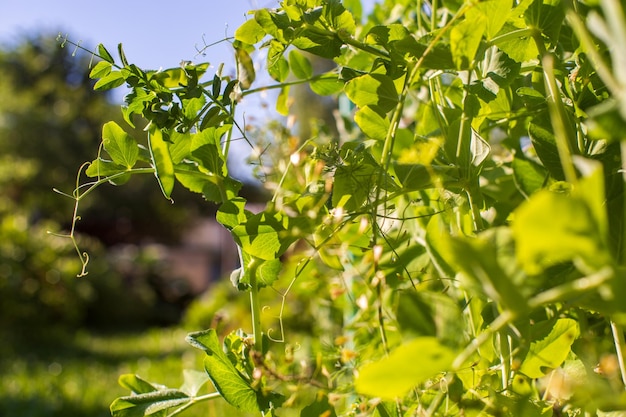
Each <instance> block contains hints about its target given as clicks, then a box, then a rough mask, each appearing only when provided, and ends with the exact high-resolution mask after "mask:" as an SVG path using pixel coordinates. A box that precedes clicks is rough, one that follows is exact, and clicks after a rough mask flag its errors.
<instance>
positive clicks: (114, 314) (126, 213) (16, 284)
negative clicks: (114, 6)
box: [0, 35, 206, 332]
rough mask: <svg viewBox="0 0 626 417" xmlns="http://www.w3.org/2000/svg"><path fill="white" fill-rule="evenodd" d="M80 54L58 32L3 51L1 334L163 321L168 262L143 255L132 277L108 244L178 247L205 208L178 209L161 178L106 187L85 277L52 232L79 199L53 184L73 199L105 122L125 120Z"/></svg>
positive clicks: (95, 212) (83, 211)
mask: <svg viewBox="0 0 626 417" xmlns="http://www.w3.org/2000/svg"><path fill="white" fill-rule="evenodd" d="M73 52H74V51H73V50H72V49H71V48H61V47H60V46H59V42H58V41H57V40H56V35H54V36H45V35H35V36H29V37H25V38H23V39H21V40H20V41H19V42H17V43H15V44H14V45H11V46H10V47H5V48H0V74H1V76H0V97H3V98H4V99H3V100H0V195H1V196H2V197H1V198H0V328H2V329H3V330H9V332H11V329H14V330H15V329H22V330H24V331H26V330H25V329H31V331H32V329H38V330H37V331H40V330H42V329H45V328H48V327H49V326H50V325H52V324H58V325H60V326H65V327H66V328H74V327H75V326H78V325H81V324H85V323H86V321H88V320H91V322H95V324H97V325H99V326H101V325H117V326H120V325H122V326H123V324H124V323H127V322H129V320H128V318H129V317H133V320H132V321H133V322H134V324H135V325H137V324H139V325H141V324H144V323H154V322H155V321H158V322H159V323H162V322H163V318H162V317H160V316H158V314H159V310H163V305H161V306H160V307H158V303H159V302H160V301H159V297H158V289H157V288H155V282H161V281H159V280H155V274H158V269H159V268H158V260H156V259H148V258H146V257H145V256H144V255H145V254H144V251H142V250H138V251H136V257H135V259H133V261H132V262H131V264H132V265H133V267H134V269H133V270H132V271H130V272H129V271H127V270H122V268H121V267H120V266H118V265H116V263H117V262H116V261H115V259H112V258H111V257H107V255H106V252H105V251H106V246H108V245H113V244H116V243H120V242H126V243H139V242H141V241H143V240H158V241H161V242H167V241H172V240H175V239H176V238H177V237H178V233H179V232H180V231H181V229H182V227H181V226H182V225H184V224H187V222H188V221H189V218H190V217H193V216H195V215H196V213H197V212H198V211H199V210H200V208H199V207H200V206H201V205H205V206H206V204H205V203H204V202H203V201H201V199H199V198H196V196H186V197H185V198H184V199H183V198H181V199H180V201H178V200H177V203H179V204H176V205H175V206H174V207H172V205H171V204H170V203H169V202H168V201H167V200H165V199H164V198H163V197H162V194H161V192H160V190H159V189H158V186H156V185H155V183H154V181H141V179H139V178H137V179H133V180H132V181H131V183H130V184H128V186H126V187H124V188H123V189H120V190H113V188H114V187H113V186H111V187H102V188H100V189H99V190H98V191H97V193H95V194H94V195H93V198H91V199H89V200H90V201H88V202H86V203H85V204H84V205H81V207H80V213H79V214H80V215H81V218H83V219H85V220H81V221H79V222H78V225H77V226H78V230H79V231H80V232H81V234H82V235H81V237H80V240H81V241H82V245H83V247H84V249H86V250H88V251H89V252H90V254H91V255H92V257H91V259H92V262H91V263H90V269H89V276H88V277H87V278H86V279H80V280H77V279H76V278H75V275H76V274H77V273H78V272H79V271H80V262H79V259H78V256H77V254H76V252H75V250H74V248H73V246H72V244H71V241H70V240H68V239H62V238H57V237H55V236H52V235H50V234H48V233H47V231H53V232H60V231H61V230H62V229H63V228H67V227H68V225H69V223H70V221H71V216H72V210H73V204H74V201H73V200H71V199H69V198H65V197H63V196H61V195H59V194H57V193H54V192H53V188H58V189H60V190H62V191H64V192H66V193H71V192H72V190H73V188H74V187H75V186H76V174H77V170H78V167H79V166H80V165H81V164H83V162H85V161H90V160H92V159H94V157H95V155H94V149H97V148H98V144H99V143H100V141H101V129H102V125H103V123H104V121H108V120H115V119H120V118H121V115H120V112H119V106H117V105H115V104H113V98H112V97H111V96H110V95H109V94H105V93H102V92H94V91H93V88H92V86H93V85H92V84H93V81H92V80H90V79H89V78H88V73H89V70H90V68H89V66H90V65H89V64H90V63H89V60H90V59H91V57H90V56H89V55H88V54H84V53H83V54H77V55H76V56H74V54H73ZM134 133H135V136H136V137H140V135H141V134H143V132H142V131H141V130H140V129H139V130H138V131H137V132H134ZM113 192H115V194H114V196H113ZM186 194H187V195H188V194H189V193H186ZM137 195H141V196H142V197H143V198H142V200H141V201H140V200H139V199H137V198H136V196H137ZM155 224H157V225H158V227H154V226H155ZM89 235H90V236H89ZM102 243H104V245H102ZM174 316H175V315H174ZM174 316H172V317H169V318H168V319H167V320H169V321H170V322H171V320H172V319H174V320H175V319H176V317H174ZM55 329H57V327H56V326H55ZM20 331H21V330H20Z"/></svg>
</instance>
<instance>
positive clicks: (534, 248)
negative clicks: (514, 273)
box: [513, 191, 610, 274]
mask: <svg viewBox="0 0 626 417" xmlns="http://www.w3.org/2000/svg"><path fill="white" fill-rule="evenodd" d="M598 231H599V227H598V224H597V223H596V221H595V220H594V218H593V216H592V212H591V210H590V209H589V207H588V206H587V204H586V203H585V202H584V201H583V200H581V199H580V198H576V197H575V196H568V195H565V194H561V193H555V192H551V191H540V192H538V193H536V194H534V195H533V196H532V197H531V198H530V199H529V200H528V201H527V202H526V203H524V204H523V205H521V206H520V207H519V208H518V209H517V210H516V211H515V221H514V222H513V233H514V235H515V240H516V244H517V258H518V261H519V262H520V264H521V265H522V266H523V267H524V269H525V270H526V271H527V272H528V273H531V274H535V273H538V272H541V271H542V270H543V269H545V268H546V267H548V266H551V265H555V264H557V263H560V262H565V261H572V260H575V259H581V260H584V261H585V262H586V263H587V264H588V265H589V266H593V267H598V268H599V267H602V266H604V265H607V264H608V263H610V255H609V254H608V253H607V251H606V248H605V247H604V245H603V243H602V242H603V239H602V238H601V236H599V234H598Z"/></svg>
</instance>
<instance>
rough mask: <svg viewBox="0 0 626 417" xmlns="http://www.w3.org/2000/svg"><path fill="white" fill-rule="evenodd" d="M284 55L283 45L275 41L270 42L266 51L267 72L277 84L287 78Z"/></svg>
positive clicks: (287, 69)
mask: <svg viewBox="0 0 626 417" xmlns="http://www.w3.org/2000/svg"><path fill="white" fill-rule="evenodd" d="M284 53H285V46H284V45H283V44H281V43H280V42H278V41H275V40H272V41H271V42H270V47H269V50H268V51H267V72H268V73H269V75H270V76H271V77H272V78H273V79H275V80H276V81H278V82H279V83H282V82H284V81H285V80H286V79H287V77H288V76H289V63H288V62H287V60H286V59H285V57H284Z"/></svg>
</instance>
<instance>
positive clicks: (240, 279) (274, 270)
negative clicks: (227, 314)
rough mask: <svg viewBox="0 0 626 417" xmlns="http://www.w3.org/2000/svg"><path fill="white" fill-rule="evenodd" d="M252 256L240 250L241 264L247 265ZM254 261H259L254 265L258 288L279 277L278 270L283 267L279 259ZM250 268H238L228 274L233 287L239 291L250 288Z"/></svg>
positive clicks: (270, 283) (266, 285)
mask: <svg viewBox="0 0 626 417" xmlns="http://www.w3.org/2000/svg"><path fill="white" fill-rule="evenodd" d="M252 259H253V257H252V256H250V255H249V254H248V253H246V252H244V251H242V253H241V263H242V264H243V265H249V264H250V262H251V261H252ZM255 262H257V263H259V265H258V266H257V267H256V279H257V286H258V288H264V287H269V286H271V285H272V284H273V283H274V282H275V281H276V280H277V279H278V277H279V274H280V271H281V269H282V267H283V264H282V262H281V261H280V259H271V260H269V261H264V260H260V259H258V258H256V259H255ZM250 278H251V277H250V268H238V269H236V270H235V271H233V272H232V273H231V275H230V281H231V283H232V284H233V286H234V287H235V288H237V289H238V290H239V291H247V290H249V289H250V288H251V283H250V282H251V281H250Z"/></svg>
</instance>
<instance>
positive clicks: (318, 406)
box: [300, 395, 337, 417]
mask: <svg viewBox="0 0 626 417" xmlns="http://www.w3.org/2000/svg"><path fill="white" fill-rule="evenodd" d="M321 416H324V417H337V413H336V412H335V408H334V407H333V406H332V405H331V404H330V403H329V402H328V397H327V396H325V395H324V396H323V397H321V398H316V399H315V401H313V402H312V403H311V404H309V405H307V406H306V407H304V408H303V409H302V411H301V412H300V417H321Z"/></svg>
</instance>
